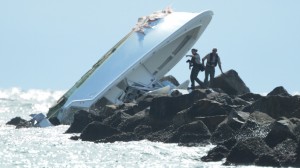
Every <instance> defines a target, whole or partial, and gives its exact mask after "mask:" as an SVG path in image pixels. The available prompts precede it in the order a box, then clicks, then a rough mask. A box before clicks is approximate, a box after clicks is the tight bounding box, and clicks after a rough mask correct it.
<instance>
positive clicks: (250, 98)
mask: <svg viewBox="0 0 300 168" xmlns="http://www.w3.org/2000/svg"><path fill="white" fill-rule="evenodd" d="M262 97H263V96H262V95H260V94H255V93H245V94H242V95H239V98H241V99H243V100H245V101H247V102H254V101H257V100H258V99H260V98H262Z"/></svg>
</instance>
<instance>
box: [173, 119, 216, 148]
mask: <svg viewBox="0 0 300 168" xmlns="http://www.w3.org/2000/svg"><path fill="white" fill-rule="evenodd" d="M210 137H211V133H210V132H209V130H208V128H207V127H206V125H205V124H204V123H203V122H202V121H195V122H192V123H189V124H185V125H183V126H181V127H179V128H178V129H177V130H176V132H175V133H174V134H173V136H172V137H171V138H170V139H169V140H167V142H169V143H178V142H179V143H185V144H188V143H197V144H199V143H204V144H208V140H209V139H210Z"/></svg>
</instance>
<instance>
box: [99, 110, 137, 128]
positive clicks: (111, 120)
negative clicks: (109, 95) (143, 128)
mask: <svg viewBox="0 0 300 168" xmlns="http://www.w3.org/2000/svg"><path fill="white" fill-rule="evenodd" d="M130 117H131V115H129V114H127V113H124V112H122V111H117V112H116V113H115V114H114V115H112V116H110V117H108V118H106V119H104V120H103V121H102V122H103V124H105V125H109V126H111V127H113V128H117V127H118V125H119V124H120V123H122V122H124V121H125V120H127V119H128V118H130Z"/></svg>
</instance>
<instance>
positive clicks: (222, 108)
mask: <svg viewBox="0 0 300 168" xmlns="http://www.w3.org/2000/svg"><path fill="white" fill-rule="evenodd" d="M232 110H233V108H232V107H230V106H227V105H224V104H221V103H219V102H217V101H214V100H209V99H201V100H199V101H197V102H195V103H194V104H193V106H192V107H191V108H190V109H189V111H188V114H189V115H190V116H191V117H207V116H217V115H228V114H229V113H230V112H231V111H232Z"/></svg>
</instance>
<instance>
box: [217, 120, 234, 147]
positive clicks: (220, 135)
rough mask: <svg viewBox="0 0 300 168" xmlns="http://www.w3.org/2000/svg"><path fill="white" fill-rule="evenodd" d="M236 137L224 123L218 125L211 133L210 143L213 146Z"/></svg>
mask: <svg viewBox="0 0 300 168" xmlns="http://www.w3.org/2000/svg"><path fill="white" fill-rule="evenodd" d="M235 135H236V131H234V130H233V129H232V128H231V127H230V126H229V125H228V124H226V123H225V122H223V123H221V124H219V126H218V127H217V129H216V130H215V131H214V132H213V133H212V137H211V142H212V143H213V144H217V143H221V142H224V141H227V140H229V139H231V138H233V137H234V136H235Z"/></svg>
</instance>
